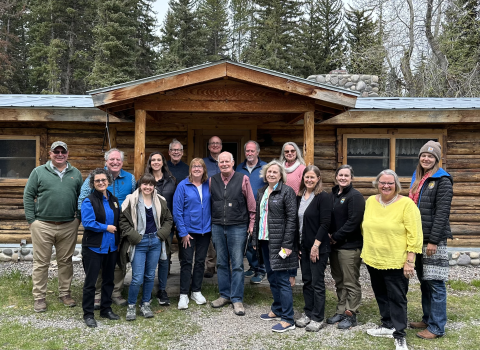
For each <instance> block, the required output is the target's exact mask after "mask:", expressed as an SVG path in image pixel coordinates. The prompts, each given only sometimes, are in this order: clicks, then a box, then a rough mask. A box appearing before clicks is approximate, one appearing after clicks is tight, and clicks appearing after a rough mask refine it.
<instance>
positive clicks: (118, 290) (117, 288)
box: [95, 264, 125, 300]
mask: <svg viewBox="0 0 480 350" xmlns="http://www.w3.org/2000/svg"><path fill="white" fill-rule="evenodd" d="M124 279H125V275H124V274H123V271H122V269H121V268H120V267H118V264H115V271H114V272H113V283H114V286H113V293H112V298H119V297H121V296H122V291H123V280H124ZM101 294H102V270H100V271H99V273H98V278H97V283H95V299H97V300H100V299H101Z"/></svg>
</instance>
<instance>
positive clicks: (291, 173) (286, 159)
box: [280, 142, 305, 194]
mask: <svg viewBox="0 0 480 350" xmlns="http://www.w3.org/2000/svg"><path fill="white" fill-rule="evenodd" d="M280 162H281V163H282V165H283V167H284V168H285V172H286V173H287V182H285V185H287V186H290V187H291V188H293V190H294V191H295V194H298V191H299V190H300V184H301V183H302V175H303V171H304V170H305V161H304V160H303V157H302V151H300V148H298V146H297V144H296V143H295V142H285V144H284V145H283V147H282V154H281V155H280Z"/></svg>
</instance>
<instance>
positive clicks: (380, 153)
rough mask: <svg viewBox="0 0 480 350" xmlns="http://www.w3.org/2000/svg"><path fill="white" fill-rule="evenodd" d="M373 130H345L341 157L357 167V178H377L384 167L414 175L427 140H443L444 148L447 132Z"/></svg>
mask: <svg viewBox="0 0 480 350" xmlns="http://www.w3.org/2000/svg"><path fill="white" fill-rule="evenodd" d="M373 130H375V131H373ZM373 130H368V129H362V131H364V132H365V133H362V134H354V133H348V129H342V132H341V133H342V135H343V138H342V142H343V145H342V149H341V150H339V151H340V152H339V153H340V154H341V155H342V157H341V160H342V163H343V164H349V165H351V166H352V167H353V169H354V171H355V176H357V177H368V178H373V177H375V176H377V175H378V173H380V172H381V171H382V170H384V169H392V170H394V171H395V172H396V173H397V175H398V176H399V177H403V178H410V177H411V176H412V174H413V172H414V171H415V169H416V167H417V164H418V152H419V150H420V148H421V147H422V146H423V145H424V144H425V143H426V142H427V141H429V140H434V141H439V142H440V144H442V151H444V147H443V131H441V132H428V131H426V132H425V133H421V134H420V133H411V134H409V133H408V130H402V132H399V131H398V130H395V131H387V130H376V129H373ZM339 131H340V129H339ZM346 131H347V132H346ZM352 131H358V129H357V130H352ZM369 131H370V132H371V133H368V132H369ZM382 131H384V132H383V133H382ZM416 131H417V132H418V130H416ZM440 162H441V161H440Z"/></svg>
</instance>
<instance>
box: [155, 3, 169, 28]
mask: <svg viewBox="0 0 480 350" xmlns="http://www.w3.org/2000/svg"><path fill="white" fill-rule="evenodd" d="M153 9H154V11H155V12H156V13H157V23H158V25H162V24H163V19H164V18H165V15H166V14H167V10H168V0H157V1H156V2H155V4H154V5H153Z"/></svg>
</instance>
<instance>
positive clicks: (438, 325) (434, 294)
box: [415, 254, 447, 336]
mask: <svg viewBox="0 0 480 350" xmlns="http://www.w3.org/2000/svg"><path fill="white" fill-rule="evenodd" d="M415 270H416V271H417V275H418V279H419V280H420V290H421V291H422V309H423V317H422V321H423V322H424V323H425V324H427V325H428V327H427V329H428V330H429V331H430V332H431V333H433V334H435V335H439V336H442V335H444V334H445V324H446V323H447V288H446V287H445V281H442V280H424V279H423V260H422V256H421V255H420V254H419V255H417V259H416V262H415Z"/></svg>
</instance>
